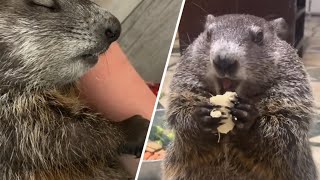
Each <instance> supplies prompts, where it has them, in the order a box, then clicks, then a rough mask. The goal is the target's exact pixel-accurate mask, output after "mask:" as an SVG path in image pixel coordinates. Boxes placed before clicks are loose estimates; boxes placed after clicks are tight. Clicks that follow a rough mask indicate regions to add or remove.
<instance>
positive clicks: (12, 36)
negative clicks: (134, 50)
mask: <svg viewBox="0 0 320 180" xmlns="http://www.w3.org/2000/svg"><path fill="white" fill-rule="evenodd" d="M0 4H1V6H0V47H1V52H0V72H1V73H0V74H1V75H0V76H1V77H0V79H2V84H4V83H5V84H8V85H19V86H21V85H33V86H43V85H51V84H66V83H70V82H73V81H75V80H77V79H78V78H79V77H80V76H82V75H83V74H84V73H85V72H86V71H87V70H88V69H90V68H91V67H92V66H94V65H95V64H96V62H97V60H98V55H99V54H101V53H103V52H105V51H106V49H107V48H108V47H109V45H110V44H111V43H112V42H113V41H115V40H116V39H117V38H118V37H119V35H120V31H121V27H120V23H119V21H118V20H117V19H116V18H115V17H114V16H113V15H112V14H110V13H109V12H106V11H104V10H102V9H100V8H99V7H98V6H97V5H96V4H94V3H93V2H91V1H89V0H0ZM3 81H5V82H3Z"/></svg>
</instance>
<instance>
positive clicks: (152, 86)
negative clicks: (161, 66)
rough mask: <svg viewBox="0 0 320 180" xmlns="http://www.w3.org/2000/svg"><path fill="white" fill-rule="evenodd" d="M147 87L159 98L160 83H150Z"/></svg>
mask: <svg viewBox="0 0 320 180" xmlns="http://www.w3.org/2000/svg"><path fill="white" fill-rule="evenodd" d="M147 85H148V86H149V88H150V89H151V91H152V92H153V94H155V95H156V96H157V95H158V92H159V88H160V83H152V82H148V83H147Z"/></svg>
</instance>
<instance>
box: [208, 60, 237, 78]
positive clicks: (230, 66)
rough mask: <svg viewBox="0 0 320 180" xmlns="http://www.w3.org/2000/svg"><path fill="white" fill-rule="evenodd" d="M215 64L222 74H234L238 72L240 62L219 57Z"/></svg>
mask: <svg viewBox="0 0 320 180" xmlns="http://www.w3.org/2000/svg"><path fill="white" fill-rule="evenodd" d="M213 64H214V66H215V68H216V69H217V70H218V71H219V72H222V73H224V74H225V73H233V72H235V71H236V69H237V67H238V62H237V61H236V60H234V59H229V58H221V57H220V56H218V57H217V58H216V59H215V60H214V61H213Z"/></svg>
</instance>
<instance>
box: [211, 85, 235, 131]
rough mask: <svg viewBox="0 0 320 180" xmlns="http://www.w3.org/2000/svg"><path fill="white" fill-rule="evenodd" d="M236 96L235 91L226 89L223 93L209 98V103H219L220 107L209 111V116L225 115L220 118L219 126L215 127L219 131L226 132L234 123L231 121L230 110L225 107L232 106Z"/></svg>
mask: <svg viewBox="0 0 320 180" xmlns="http://www.w3.org/2000/svg"><path fill="white" fill-rule="evenodd" d="M236 97H237V93H235V92H229V91H227V92H226V93H224V94H223V95H217V96H213V97H211V98H210V103H212V104H214V105H219V106H221V108H219V109H218V110H217V109H213V110H212V111H211V113H210V116H211V117H213V118H219V117H221V116H222V114H225V115H223V116H224V117H226V119H224V120H222V123H224V124H222V125H221V126H219V127H218V128H217V130H218V132H219V133H222V134H227V133H228V132H230V131H231V130H232V129H233V128H234V123H233V121H232V115H231V114H230V110H229V109H227V108H226V107H229V108H232V107H233V106H234V104H233V102H232V101H235V100H236Z"/></svg>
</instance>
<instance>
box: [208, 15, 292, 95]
mask: <svg viewBox="0 0 320 180" xmlns="http://www.w3.org/2000/svg"><path fill="white" fill-rule="evenodd" d="M285 27H286V24H285V22H284V20H283V19H282V18H279V19H276V20H273V21H271V22H268V21H266V20H264V19H262V18H258V17H255V16H250V15H225V16H220V17H214V16H212V15H208V16H207V22H206V25H205V32H204V33H203V37H204V39H205V41H206V42H207V44H208V47H209V51H208V52H207V53H208V55H209V61H210V63H209V70H210V71H212V72H213V73H212V74H213V76H215V78H216V79H217V81H218V82H219V83H218V84H219V85H220V87H221V88H220V90H221V91H222V92H221V93H223V92H225V91H237V92H238V93H240V91H241V90H243V89H244V86H245V88H246V91H248V90H249V89H248V88H249V87H250V90H249V91H251V92H252V91H258V90H262V89H263V88H266V87H265V86H266V85H268V84H270V83H271V82H272V81H273V80H274V79H273V78H274V76H273V75H272V74H273V73H274V74H276V73H275V71H276V69H277V66H276V64H277V63H276V61H277V58H275V56H276V54H275V48H277V47H279V46H278V45H277V44H279V43H285V42H284V41H282V40H281V39H280V38H279V37H280V36H281V35H283V34H284V33H283V32H285V31H284V28H285ZM256 93H258V92H256Z"/></svg>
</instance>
